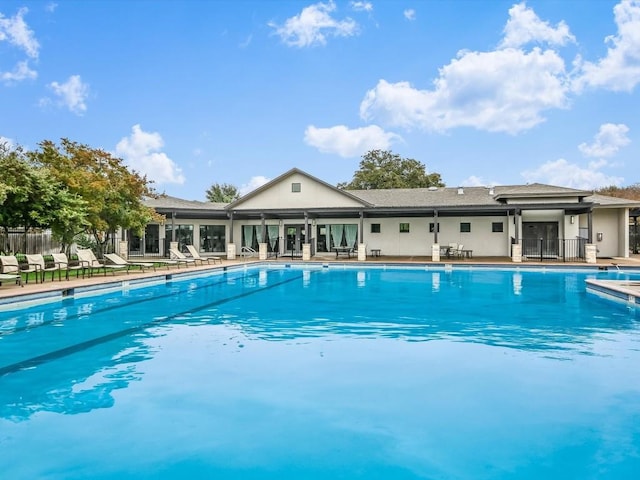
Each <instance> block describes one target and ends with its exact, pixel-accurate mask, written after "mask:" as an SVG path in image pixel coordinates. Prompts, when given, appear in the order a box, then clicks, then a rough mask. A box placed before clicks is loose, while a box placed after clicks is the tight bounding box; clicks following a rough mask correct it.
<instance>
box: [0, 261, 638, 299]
mask: <svg viewBox="0 0 640 480" xmlns="http://www.w3.org/2000/svg"><path fill="white" fill-rule="evenodd" d="M141 260H143V259H141ZM144 260H146V261H153V259H152V258H149V259H144ZM257 262H258V260H257V258H255V257H254V258H251V259H244V260H243V259H236V260H223V261H222V265H220V264H218V265H198V266H190V267H186V268H185V267H181V268H176V267H175V266H173V267H170V268H166V267H162V268H158V269H157V271H153V270H147V271H146V272H141V271H140V270H132V271H130V272H129V273H126V272H124V271H114V272H110V271H108V272H107V274H106V276H105V275H103V274H102V273H99V274H94V275H93V276H92V277H88V278H77V279H76V278H74V279H70V280H64V279H63V280H61V281H59V280H58V279H57V277H56V279H55V280H54V281H51V279H50V278H51V277H50V276H49V275H47V277H48V278H47V280H45V282H44V283H34V282H33V281H30V282H29V283H27V284H24V286H23V287H20V286H18V285H16V284H15V282H11V281H8V282H3V284H2V285H1V286H0V298H11V297H19V296H23V295H33V294H38V293H45V292H53V291H60V290H66V289H73V288H77V287H84V286H91V285H100V284H106V283H113V282H121V281H123V280H137V279H140V278H152V277H159V278H163V277H165V276H166V275H173V274H180V273H193V272H200V271H209V270H219V269H220V268H224V267H230V266H237V265H249V264H252V263H257ZM265 262H266V263H290V264H295V263H303V262H302V260H300V259H299V258H294V259H291V258H290V257H279V258H278V259H269V260H266V261H265ZM260 263H262V262H260ZM310 263H338V264H343V263H359V262H358V259H357V258H356V257H352V258H344V257H340V258H338V259H336V258H335V256H334V255H326V256H316V257H314V258H313V259H312V260H310ZM364 263H366V264H432V265H434V266H435V265H445V264H451V265H495V266H503V267H505V266H511V267H518V266H532V267H535V266H548V267H569V266H578V267H589V266H593V267H596V266H597V267H600V268H603V269H604V268H607V269H610V268H617V267H624V266H635V267H638V268H640V255H632V256H631V257H629V258H607V259H598V261H597V263H596V264H595V265H589V264H587V263H584V262H562V261H550V262H540V261H535V260H527V261H524V262H522V263H513V262H512V261H511V259H510V258H509V257H474V258H471V259H446V258H445V259H442V260H441V261H440V262H432V261H431V257H426V256H424V257H418V256H415V257H413V256H410V257H407V256H387V255H383V256H380V257H369V258H367V260H366V262H364ZM636 288H638V291H639V292H640V286H638V287H636Z"/></svg>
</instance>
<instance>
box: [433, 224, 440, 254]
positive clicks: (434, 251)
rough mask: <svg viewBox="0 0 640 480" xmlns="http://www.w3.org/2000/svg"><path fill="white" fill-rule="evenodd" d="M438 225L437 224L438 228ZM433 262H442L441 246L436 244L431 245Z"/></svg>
mask: <svg viewBox="0 0 640 480" xmlns="http://www.w3.org/2000/svg"><path fill="white" fill-rule="evenodd" d="M437 225H438V224H437V223H436V226H437ZM431 261H432V262H439V261H440V244H439V243H434V244H433V245H431Z"/></svg>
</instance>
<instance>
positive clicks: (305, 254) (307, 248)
mask: <svg viewBox="0 0 640 480" xmlns="http://www.w3.org/2000/svg"><path fill="white" fill-rule="evenodd" d="M309 260H311V244H310V243H303V244H302V261H303V262H308V261H309Z"/></svg>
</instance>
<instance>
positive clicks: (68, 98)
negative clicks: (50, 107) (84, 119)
mask: <svg viewBox="0 0 640 480" xmlns="http://www.w3.org/2000/svg"><path fill="white" fill-rule="evenodd" d="M49 88H50V89H51V90H52V91H53V93H54V95H55V96H56V97H57V101H56V103H57V104H58V105H59V106H62V107H66V108H68V109H69V110H70V111H71V112H73V113H75V114H76V115H82V114H84V113H85V112H86V111H87V98H88V97H89V85H88V84H86V83H84V82H83V81H82V78H80V75H72V76H70V77H69V78H68V79H67V81H66V82H64V83H58V82H51V83H50V84H49ZM44 103H49V102H46V101H45V102H44Z"/></svg>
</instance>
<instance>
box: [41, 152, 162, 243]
mask: <svg viewBox="0 0 640 480" xmlns="http://www.w3.org/2000/svg"><path fill="white" fill-rule="evenodd" d="M30 157H31V158H32V160H33V161H34V163H35V164H37V165H40V166H43V167H46V168H48V169H49V170H50V171H51V173H52V175H53V176H54V177H55V178H56V179H57V180H58V181H60V182H61V183H63V184H64V185H66V186H67V188H68V189H69V191H70V192H71V193H73V194H76V195H78V196H80V197H81V198H82V199H83V200H84V201H85V202H87V210H88V211H87V222H88V227H87V232H88V233H89V234H91V235H92V236H93V237H94V239H95V241H96V244H97V246H98V254H102V253H103V252H104V250H105V247H106V243H107V242H108V240H109V235H108V234H113V233H115V232H116V231H117V230H118V228H123V229H131V230H134V231H136V232H140V233H141V232H142V230H143V229H144V227H145V225H147V223H149V222H151V221H153V220H161V219H162V217H161V216H160V215H158V214H157V213H156V212H155V210H153V209H152V208H150V207H147V206H145V205H144V204H143V199H144V197H153V196H155V192H154V191H153V189H152V187H151V182H150V181H149V180H147V178H146V177H144V176H141V175H139V174H138V173H137V172H135V171H130V170H129V169H128V168H127V167H126V166H125V165H124V163H123V161H122V159H120V158H117V157H114V156H113V155H111V154H110V153H108V152H106V151H104V150H100V149H95V148H91V147H89V146H87V145H83V144H79V143H77V142H73V141H70V140H68V139H62V140H61V145H60V146H58V145H56V144H55V143H53V142H51V141H48V140H45V141H43V142H41V143H40V149H39V150H38V151H35V152H30ZM79 228H80V226H79ZM78 233H79V232H78Z"/></svg>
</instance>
